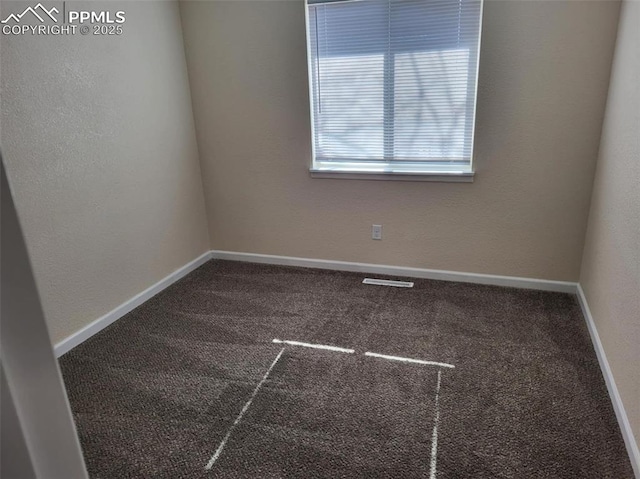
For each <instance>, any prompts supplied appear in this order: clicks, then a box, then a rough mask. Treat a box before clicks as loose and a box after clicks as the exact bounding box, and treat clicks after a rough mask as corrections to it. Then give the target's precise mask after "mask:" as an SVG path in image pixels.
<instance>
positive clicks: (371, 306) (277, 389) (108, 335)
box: [60, 261, 633, 479]
mask: <svg viewBox="0 0 640 479" xmlns="http://www.w3.org/2000/svg"><path fill="white" fill-rule="evenodd" d="M363 277H364V275H362V274H354V273H341V272H333V271H321V270H311V269H303V268H289V267H276V266H265V265H255V264H248V263H235V262H228V261H211V262H209V263H207V264H206V265H204V266H202V267H201V268H199V269H198V270H197V271H195V272H193V273H192V274H190V275H189V276H187V277H186V278H184V279H183V280H181V281H179V282H178V283H176V284H175V285H173V286H172V287H170V288H168V289H166V290H165V291H163V292H162V293H160V294H159V295H157V296H156V297H154V298H153V299H152V300H150V301H148V302H147V303H145V304H144V305H142V306H140V307H139V308H137V309H136V310H135V311H133V312H131V313H130V314H128V315H127V316H126V317H124V318H122V319H120V320H119V321H117V322H116V323H114V324H113V325H111V326H110V327H108V328H107V329H105V330H104V331H102V332H101V333H99V334H98V335H96V336H94V337H93V338H91V339H90V340H88V341H86V342H85V343H84V344H82V345H81V346H79V347H77V348H76V349H74V350H73V351H71V352H69V353H68V354H66V355H65V356H63V357H62V358H61V360H60V364H61V367H62V371H63V375H64V378H65V381H66V385H67V389H68V393H69V399H70V401H71V406H72V409H73V412H74V415H75V418H76V422H77V427H78V432H79V435H80V439H81V442H82V446H83V449H84V454H85V458H86V462H87V467H88V469H89V472H90V475H91V477H92V478H104V479H116V478H206V477H216V478H218V477H219V478H246V477H257V478H293V477H295V478H418V477H420V478H425V477H426V478H429V477H437V478H598V479H603V478H615V479H623V478H632V477H633V473H632V470H631V466H630V463H629V459H628V456H627V455H626V451H625V447H624V443H623V441H622V438H621V435H620V432H619V429H618V426H617V422H616V419H615V415H614V412H613V409H612V406H611V403H610V400H609V397H608V395H607V391H606V387H605V385H604V381H603V378H602V375H601V373H600V369H599V367H598V362H597V359H596V356H595V353H594V351H593V348H592V345H591V342H590V339H589V336H588V332H587V330H586V326H585V323H584V319H583V318H582V315H581V313H580V310H579V307H578V305H577V302H576V300H575V298H574V297H573V296H571V295H565V294H557V293H545V292H538V291H529V290H518V289H510V288H500V287H493V286H480V285H469V284H460V283H450V282H439V281H428V280H416V281H415V287H414V288H413V289H400V288H390V287H381V286H371V285H363V284H361V281H362V278H363ZM274 338H279V339H283V340H297V341H303V342H308V343H314V344H325V345H333V346H340V347H343V348H352V349H354V350H355V353H353V354H346V353H341V352H334V351H325V350H317V349H309V348H303V347H298V346H288V345H282V344H273V343H272V340H273V339H274ZM283 347H284V352H283V354H282V355H281V357H280V359H279V360H278V361H277V362H276V363H275V365H274V366H273V369H272V370H271V372H270V374H269V375H268V377H267V379H266V380H265V381H264V382H263V383H262V386H261V387H260V388H259V389H258V391H257V393H256V394H255V397H253V401H252V402H251V404H250V406H249V408H248V409H247V410H246V411H245V413H244V414H243V416H242V418H241V420H240V421H239V422H238V423H237V424H236V426H233V424H234V421H236V419H237V418H238V416H239V415H240V414H241V411H242V410H243V407H244V406H245V404H246V403H247V402H248V401H249V400H250V399H251V398H252V395H253V394H254V392H255V391H256V387H257V386H258V384H259V383H260V381H261V380H262V379H263V378H264V377H265V373H267V371H268V369H269V367H270V366H271V365H272V364H273V362H274V360H275V358H276V356H277V355H278V353H279V352H280V351H281V350H282V349H283ZM366 351H370V352H375V353H380V354H385V355H394V356H401V357H408V358H414V359H421V360H428V361H437V362H444V363H450V364H452V365H455V369H450V368H442V367H437V366H432V365H423V364H414V363H404V362H398V361H391V360H387V359H381V358H375V357H369V356H365V355H364V352H366ZM438 374H440V389H439V393H438V400H437V401H436V392H437V390H438ZM436 422H437V444H436V445H434V426H435V424H436ZM230 428H232V430H231V434H230V435H228V432H229V430H230ZM227 435H228V437H227V442H226V444H225V446H224V448H223V449H222V452H221V454H220V455H219V457H218V458H217V460H216V461H215V463H214V464H213V466H212V468H211V470H209V471H207V470H205V465H206V464H207V463H208V462H209V460H210V459H211V457H212V456H213V455H214V453H215V452H216V450H217V449H218V446H219V445H220V443H221V442H222V441H223V440H224V439H225V437H226V436H227ZM436 446H437V447H436ZM434 457H435V460H434ZM432 474H434V475H432Z"/></svg>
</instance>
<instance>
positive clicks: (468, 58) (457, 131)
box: [307, 0, 482, 169]
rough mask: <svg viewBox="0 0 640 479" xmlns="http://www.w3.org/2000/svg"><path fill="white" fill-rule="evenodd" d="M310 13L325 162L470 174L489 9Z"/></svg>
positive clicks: (427, 3)
mask: <svg viewBox="0 0 640 479" xmlns="http://www.w3.org/2000/svg"><path fill="white" fill-rule="evenodd" d="M307 8H308V26H309V28H308V41H309V54H310V58H309V62H310V76H311V78H310V81H311V94H312V114H313V129H314V138H313V141H314V153H315V158H314V160H315V161H322V162H331V163H336V162H337V163H340V162H345V163H349V162H354V161H355V162H367V161H372V162H411V163H412V164H414V163H420V162H423V163H424V164H425V165H428V164H429V163H434V162H450V163H451V164H454V163H455V168H456V169H459V168H460V163H463V164H467V165H469V166H470V164H471V155H472V147H473V145H472V141H473V128H474V120H475V100H476V80H477V65H478V46H479V41H480V40H479V39H480V19H481V12H482V0H357V1H331V0H329V1H327V0H325V1H320V0H313V1H312V0H307ZM425 168H427V166H425Z"/></svg>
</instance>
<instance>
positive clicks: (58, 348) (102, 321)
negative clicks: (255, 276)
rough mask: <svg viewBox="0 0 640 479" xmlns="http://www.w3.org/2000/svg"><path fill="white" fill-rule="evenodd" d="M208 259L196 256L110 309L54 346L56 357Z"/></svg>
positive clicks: (206, 254)
mask: <svg viewBox="0 0 640 479" xmlns="http://www.w3.org/2000/svg"><path fill="white" fill-rule="evenodd" d="M210 259H211V252H210V251H207V252H206V253H204V254H202V255H201V256H198V257H197V258H196V259H194V260H193V261H191V262H190V263H187V264H185V265H184V266H182V267H181V268H178V269H177V270H175V271H174V272H173V273H171V274H169V275H168V276H165V277H164V278H162V279H161V280H160V281H158V282H157V283H156V284H154V285H153V286H150V287H149V288H147V289H145V290H144V291H142V292H141V293H138V294H136V295H135V296H134V297H133V298H131V299H129V300H127V301H125V302H124V303H122V304H121V305H120V306H118V307H117V308H115V309H112V310H111V311H109V312H108V313H107V314H105V315H104V316H101V317H100V318H98V319H96V320H95V321H93V322H92V323H90V324H88V325H86V326H85V327H84V328H82V329H80V330H78V331H76V332H75V333H73V334H72V335H70V336H68V337H66V338H65V339H63V340H62V341H60V342H59V343H57V344H56V345H55V346H54V351H55V354H56V357H57V358H59V357H60V356H62V355H63V354H64V353H66V352H67V351H69V350H71V349H72V348H74V347H76V346H77V345H78V344H80V343H82V342H84V341H86V340H87V339H89V338H90V337H91V336H93V335H94V334H96V333H97V332H99V331H101V330H103V329H104V328H106V327H107V326H109V325H110V324H111V323H113V322H114V321H116V320H118V319H120V318H121V317H122V316H124V315H125V314H127V313H128V312H130V311H132V310H133V309H135V308H137V307H138V306H140V305H141V304H142V303H144V302H145V301H147V300H149V299H150V298H152V297H153V296H155V295H156V294H158V293H159V292H160V291H162V290H163V289H165V288H166V287H167V286H171V285H172V284H173V283H175V282H176V281H178V280H179V279H180V278H182V277H184V276H186V275H187V274H189V273H190V272H191V271H193V270H195V269H196V268H198V267H199V266H201V265H203V264H204V263H206V262H207V261H209V260H210Z"/></svg>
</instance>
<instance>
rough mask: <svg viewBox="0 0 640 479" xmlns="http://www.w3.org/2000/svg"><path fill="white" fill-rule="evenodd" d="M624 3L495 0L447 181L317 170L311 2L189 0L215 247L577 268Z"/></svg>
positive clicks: (188, 42)
mask: <svg viewBox="0 0 640 479" xmlns="http://www.w3.org/2000/svg"><path fill="white" fill-rule="evenodd" d="M618 11H619V4H618V3H617V2H608V1H589V2H575V1H553V2H548V1H495V0H488V1H487V2H486V4H485V13H484V31H483V39H482V52H481V60H480V78H479V95H478V111H477V128H476V146H475V150H476V151H475V156H476V168H477V175H476V181H475V183H473V184H450V183H427V182H423V183H415V182H399V181H351V180H335V179H311V178H309V174H308V166H309V163H310V155H311V135H310V126H309V123H310V122H309V103H308V86H307V65H306V46H305V22H304V2H303V1H302V0H295V1H294V0H284V1H237V2H235V1H218V2H199V1H188V0H187V1H183V2H181V14H182V22H183V30H184V36H185V46H186V53H187V64H188V67H189V74H190V75H189V76H190V82H191V90H192V96H193V106H194V115H195V118H196V126H197V136H198V142H199V148H200V158H201V163H202V169H203V175H204V185H205V196H206V201H207V209H208V215H209V228H210V236H211V240H212V242H211V244H212V247H213V248H215V249H223V250H235V251H245V252H253V253H266V254H277V255H288V256H301V257H310V258H323V259H332V260H346V261H359V262H368V263H381V264H391V265H400V266H413V267H423V268H436V269H444V270H455V271H465V272H475V273H492V274H503V275H513V276H526V277H533V278H545V279H553V280H569V281H576V280H577V279H578V275H579V271H580V261H581V254H582V245H583V239H584V232H585V228H586V221H587V215H588V207H589V198H590V191H591V184H592V181H593V172H594V168H595V162H596V157H597V151H598V142H599V137H600V128H601V122H602V116H603V111H604V105H605V99H606V92H607V85H608V80H609V67H610V63H611V58H612V52H613V45H614V41H615V32H616V25H617V17H618ZM374 223H375V224H383V225H384V239H383V241H372V240H371V225H372V224H374Z"/></svg>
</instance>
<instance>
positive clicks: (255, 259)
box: [211, 250, 577, 294]
mask: <svg viewBox="0 0 640 479" xmlns="http://www.w3.org/2000/svg"><path fill="white" fill-rule="evenodd" d="M211 257H212V258H217V259H227V260H232V261H246V262H250V263H265V264H277V265H282V266H302V267H306V268H318V269H333V270H338V271H351V272H356V273H370V274H385V275H389V276H403V277H409V278H423V279H436V280H441V281H458V282H460V283H475V284H488V285H493V286H510V287H514V288H523V289H537V290H543V291H555V292H559V293H571V294H575V293H576V286H577V284H576V283H572V282H569V281H552V280H545V279H534V278H519V277H517V276H498V275H493V274H478V273H461V272H458V271H445V270H439V269H423V268H410V267H407V266H387V265H382V264H372V263H353V262H351V261H330V260H325V259H310V258H296V257H292V256H275V255H270V254H254V253H239V252H236V251H220V250H212V251H211Z"/></svg>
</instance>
